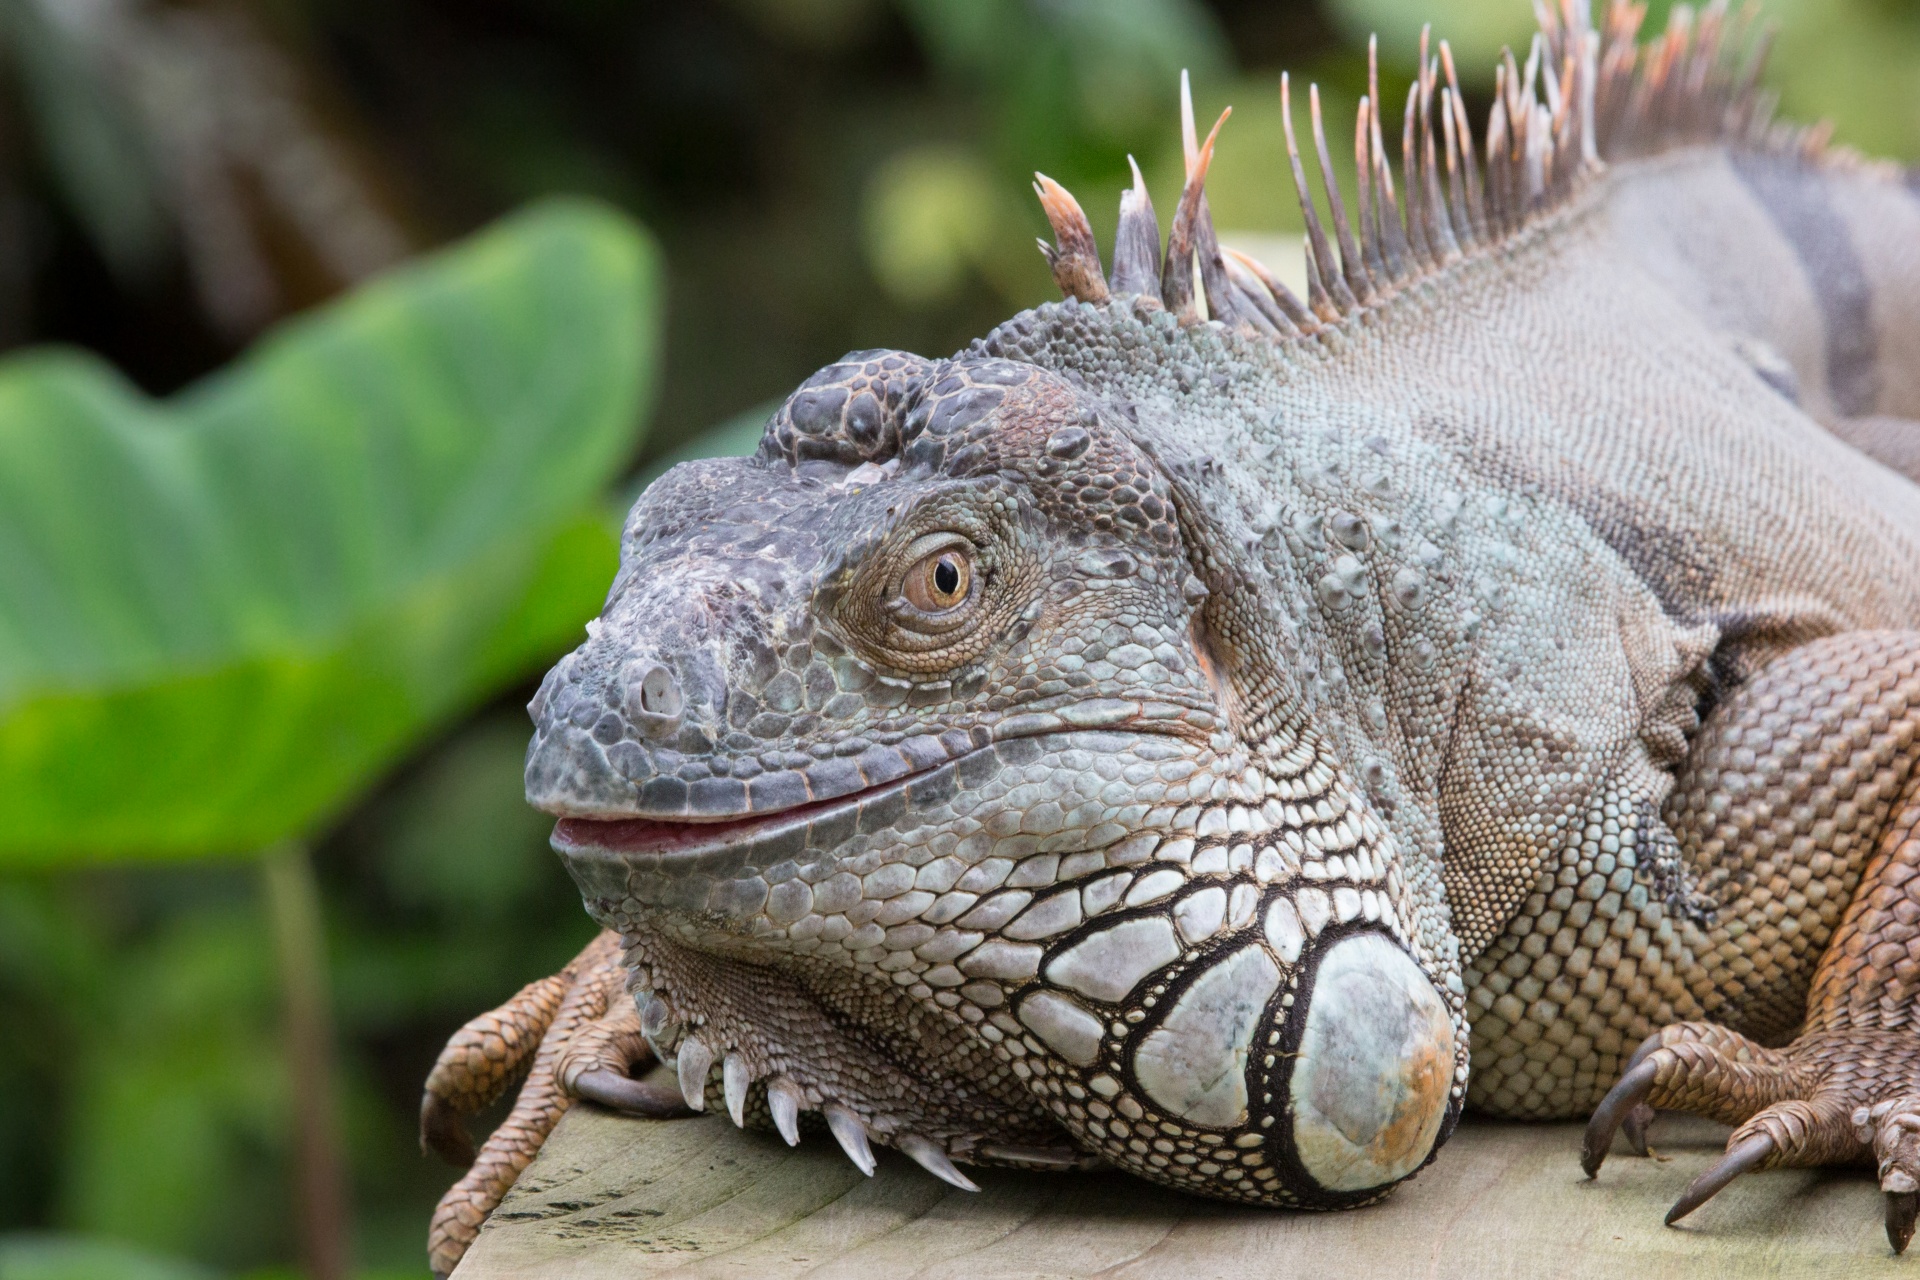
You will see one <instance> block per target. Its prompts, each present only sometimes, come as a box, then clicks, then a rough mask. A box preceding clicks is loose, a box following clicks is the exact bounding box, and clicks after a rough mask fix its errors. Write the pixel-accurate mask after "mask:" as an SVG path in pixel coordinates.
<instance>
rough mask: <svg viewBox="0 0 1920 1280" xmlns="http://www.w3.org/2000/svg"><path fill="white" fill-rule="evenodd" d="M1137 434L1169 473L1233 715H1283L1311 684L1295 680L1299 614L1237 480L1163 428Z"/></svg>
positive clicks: (1202, 622) (1204, 651) (1198, 624)
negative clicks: (1270, 562) (1287, 599)
mask: <svg viewBox="0 0 1920 1280" xmlns="http://www.w3.org/2000/svg"><path fill="white" fill-rule="evenodd" d="M1136 443H1138V445H1139V446H1140V448H1141V450H1142V451H1143V452H1144V453H1145V454H1146V455H1147V456H1148V457H1150V458H1152V459H1153V460H1154V461H1155V462H1156V463H1157V464H1158V466H1159V468H1160V470H1161V473H1162V474H1163V475H1164V476H1165V478H1166V485H1167V492H1168V495H1169V497H1170V499H1171V503H1172V507H1173V516H1174V522H1175V525H1176V527H1177V528H1178V530H1179V536H1180V542H1181V547H1182V550H1183V553H1184V555H1185V556H1186V560H1187V566H1188V573H1189V578H1188V581H1187V587H1186V591H1187V596H1188V600H1189V602H1190V603H1192V604H1193V605H1194V618H1193V629H1194V642H1195V647H1196V649H1197V650H1199V653H1198V656H1199V657H1200V658H1201V660H1202V662H1203V664H1205V665H1207V666H1209V668H1210V670H1209V675H1210V676H1211V677H1212V679H1213V683H1214V686H1215V688H1216V689H1220V690H1221V691H1222V704H1223V708H1224V710H1225V711H1226V712H1227V715H1228V718H1229V720H1230V722H1232V723H1233V724H1234V726H1235V728H1236V730H1239V731H1248V730H1252V729H1253V728H1254V727H1256V726H1257V725H1258V724H1260V723H1261V722H1262V721H1264V720H1267V719H1268V718H1270V717H1272V716H1274V715H1285V714H1290V713H1292V712H1294V711H1297V709H1298V707H1299V705H1300V698H1301V691H1300V690H1299V689H1298V688H1297V687H1296V686H1295V685H1294V683H1293V679H1292V673H1293V672H1294V671H1295V670H1297V669H1298V667H1299V663H1298V662H1297V661H1296V656H1297V655H1296V650H1297V644H1296V633H1295V629H1294V622H1293V616H1292V614H1291V613H1290V612H1289V610H1288V609H1286V608H1285V607H1284V605H1283V602H1282V600H1281V593H1280V591H1279V584H1278V583H1277V582H1276V581H1275V579H1274V576H1273V574H1272V572H1271V571H1270V570H1269V569H1268V568H1267V566H1266V558H1265V556H1264V555H1263V554H1262V551H1261V543H1262V537H1261V534H1260V533H1258V532H1256V531H1255V529H1254V527H1253V525H1252V523H1251V521H1250V519H1249V517H1248V515H1247V513H1246V512H1245V510H1244V509H1243V507H1242V504H1241V502H1240V499H1239V497H1238V496H1237V495H1236V494H1235V493H1234V492H1233V490H1232V487H1231V486H1230V485H1229V484H1228V477H1227V471H1226V468H1225V467H1224V466H1223V465H1222V464H1221V463H1220V462H1219V461H1217V460H1216V459H1214V458H1212V457H1210V456H1208V455H1206V454H1195V453H1190V452H1187V451H1186V450H1184V449H1183V448H1181V447H1180V446H1178V445H1173V444H1169V443H1168V442H1167V441H1166V440H1165V438H1164V437H1162V436H1159V435H1157V434H1148V433H1144V432H1143V433H1141V435H1140V436H1139V437H1138V438H1137V440H1136ZM1246 740H1248V741H1257V740H1258V738H1257V737H1256V736H1249V737H1247V739H1246Z"/></svg>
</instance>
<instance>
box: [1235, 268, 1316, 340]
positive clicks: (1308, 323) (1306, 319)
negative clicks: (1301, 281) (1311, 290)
mask: <svg viewBox="0 0 1920 1280" xmlns="http://www.w3.org/2000/svg"><path fill="white" fill-rule="evenodd" d="M1227 254H1228V256H1230V257H1231V258H1232V259H1233V260H1234V262H1235V263H1236V264H1238V265H1239V266H1240V267H1242V268H1243V269H1245V270H1246V271H1247V273H1248V274H1250V275H1251V276H1253V278H1254V279H1255V280H1257V281H1259V282H1260V286H1261V287H1262V288H1263V289H1265V290H1266V291H1267V293H1268V295H1269V296H1271V297H1272V298H1273V301H1274V303H1275V304H1276V305H1277V306H1279V308H1280V309H1281V311H1283V312H1284V313H1285V314H1286V317H1287V319H1288V320H1289V321H1291V322H1292V323H1293V326H1294V327H1295V328H1296V329H1298V330H1300V332H1302V333H1312V332H1313V331H1314V330H1315V329H1318V328H1319V327H1320V321H1319V320H1318V319H1317V318H1315V316H1314V314H1313V312H1311V311H1309V310H1308V309H1307V307H1306V304H1305V303H1303V302H1301V301H1300V298H1299V296H1298V295H1296V294H1295V293H1294V291H1293V290H1291V289H1289V288H1288V287H1287V283H1286V281H1284V280H1282V279H1281V278H1280V277H1279V276H1277V275H1275V274H1273V271H1272V270H1271V269H1270V268H1268V266H1267V264H1266V263H1264V262H1261V261H1260V260H1259V259H1258V258H1255V257H1253V256H1252V255H1250V254H1245V253H1242V252H1240V251H1239V250H1238V249H1229V250H1227Z"/></svg>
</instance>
